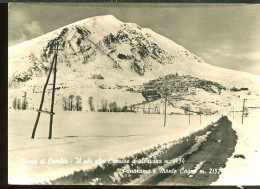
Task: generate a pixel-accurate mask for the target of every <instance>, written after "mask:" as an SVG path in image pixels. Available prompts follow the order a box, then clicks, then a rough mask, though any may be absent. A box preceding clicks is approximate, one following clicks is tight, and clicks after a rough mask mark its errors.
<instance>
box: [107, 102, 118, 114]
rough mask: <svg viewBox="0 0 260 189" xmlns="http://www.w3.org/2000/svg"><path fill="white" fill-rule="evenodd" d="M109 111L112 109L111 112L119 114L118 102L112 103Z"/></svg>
mask: <svg viewBox="0 0 260 189" xmlns="http://www.w3.org/2000/svg"><path fill="white" fill-rule="evenodd" d="M109 109H110V112H117V111H118V107H117V103H116V102H111V103H110V104H109Z"/></svg>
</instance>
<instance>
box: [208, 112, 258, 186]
mask: <svg viewBox="0 0 260 189" xmlns="http://www.w3.org/2000/svg"><path fill="white" fill-rule="evenodd" d="M259 115H260V110H259V109H255V110H253V111H250V112H249V116H248V117H245V119H244V124H242V118H241V113H239V114H238V113H237V114H235V119H234V120H233V117H232V116H231V117H229V119H230V120H231V121H232V122H233V124H232V127H233V129H234V130H235V131H236V132H237V135H238V141H237V145H236V147H235V152H234V154H233V156H231V157H230V158H229V159H228V162H227V166H226V168H224V169H222V170H221V171H222V174H221V175H220V178H219V180H218V181H217V182H215V183H212V184H213V185H260V180H259V171H260V163H259V160H260V132H259V131H260V125H259V123H260V116H259ZM234 155H243V156H244V157H245V159H243V158H234Z"/></svg>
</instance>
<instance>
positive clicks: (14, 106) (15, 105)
mask: <svg viewBox="0 0 260 189" xmlns="http://www.w3.org/2000/svg"><path fill="white" fill-rule="evenodd" d="M13 108H14V109H15V110H16V109H17V98H16V97H15V98H14V101H13Z"/></svg>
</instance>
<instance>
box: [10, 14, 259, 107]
mask: <svg viewBox="0 0 260 189" xmlns="http://www.w3.org/2000/svg"><path fill="white" fill-rule="evenodd" d="M57 39H58V40H59V41H60V47H59V48H60V49H61V50H59V53H58V65H57V68H58V71H57V90H56V105H57V107H56V108H58V109H62V103H63V102H62V98H63V97H67V96H69V95H71V94H73V95H75V96H77V95H78V96H81V97H82V101H83V102H82V103H83V110H89V108H88V99H89V97H90V96H91V97H94V99H96V100H94V101H95V102H96V106H97V108H98V106H99V107H100V106H101V102H100V100H101V99H108V101H109V102H112V101H116V102H117V103H118V104H119V105H121V106H123V105H133V104H138V103H142V102H143V101H145V98H144V97H143V96H142V93H141V92H140V88H142V85H143V84H144V83H146V82H149V81H151V80H155V79H158V78H159V77H165V76H167V75H170V74H175V73H177V74H178V75H179V76H192V77H194V78H197V79H200V80H207V81H211V82H216V83H217V85H219V86H222V85H223V88H225V89H226V90H225V91H224V93H222V95H220V94H213V93H211V92H210V91H207V90H203V88H202V89H200V90H199V91H197V92H195V94H193V96H192V99H193V100H194V99H195V98H198V99H196V101H197V102H199V103H202V102H203V100H204V101H205V98H206V99H209V101H212V100H211V99H212V98H214V99H215V100H216V99H217V101H223V98H224V99H225V100H224V101H225V103H224V104H223V106H225V107H226V106H227V104H228V101H230V96H238V95H237V94H238V93H235V95H234V94H231V92H230V91H229V89H230V88H232V87H238V88H242V87H243V88H248V90H249V91H256V90H258V87H257V86H259V84H260V79H259V77H257V76H255V75H252V74H248V73H243V72H238V71H234V70H228V69H224V68H219V67H215V66H211V65H209V64H207V63H205V62H204V61H203V60H202V59H201V58H199V57H197V56H196V55H194V54H192V53H191V52H189V51H188V50H186V49H185V48H184V47H182V46H180V45H178V44H176V43H174V42H173V41H171V40H170V39H167V38H165V37H163V36H161V35H159V34H157V33H155V32H153V31H152V30H151V29H146V28H141V27H140V26H138V25H136V24H133V23H123V22H121V21H119V20H117V19H116V18H115V17H114V16H111V15H107V16H99V17H92V18H88V19H85V20H82V21H79V22H76V23H73V24H70V25H67V26H64V27H62V28H60V29H57V30H55V31H53V32H50V33H47V34H45V35H43V36H40V37H37V38H35V39H32V40H29V41H26V42H23V43H21V44H18V45H15V46H12V47H10V48H9V73H8V75H9V107H11V106H12V101H13V99H14V98H15V97H16V98H19V97H20V98H21V96H22V95H23V92H26V94H27V99H28V102H29V107H30V108H35V109H36V108H37V107H38V104H39V102H40V97H41V92H42V87H43V85H44V83H45V80H46V77H47V73H48V71H49V67H50V62H51V61H52V58H53V54H54V41H55V40H57ZM51 87H52V86H50V88H49V89H48V93H49V95H48V96H47V98H46V101H47V102H48V101H50V97H51V96H50V92H51ZM189 88H192V86H189ZM210 88H211V87H210ZM129 89H131V90H129ZM194 90H197V89H196V88H195V89H194ZM249 91H245V92H244V93H243V94H242V96H243V95H247V93H248V92H249ZM202 94H203V95H202ZM254 94H255V95H258V94H257V93H254ZM179 95H182V94H179ZM183 95H185V96H186V95H189V94H186V93H185V94H183ZM223 95H224V97H223ZM236 98H237V97H236ZM239 98H240V97H239ZM220 99H221V100H220ZM47 104H49V103H47ZM206 104H208V102H207V103H206ZM169 106H171V105H170V104H169ZM196 106H199V104H198V103H197V104H196ZM214 106H215V104H214ZM48 107H49V106H46V108H48ZM207 107H209V106H207V105H205V108H207ZM177 108H178V107H177Z"/></svg>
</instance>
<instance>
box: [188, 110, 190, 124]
mask: <svg viewBox="0 0 260 189" xmlns="http://www.w3.org/2000/svg"><path fill="white" fill-rule="evenodd" d="M188 111H189V125H190V109H188Z"/></svg>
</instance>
